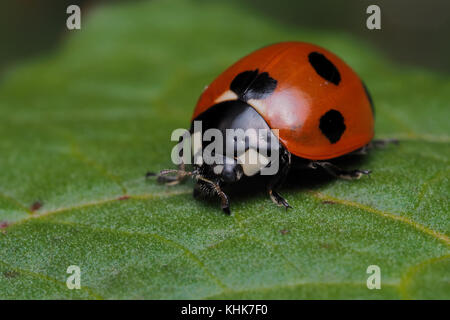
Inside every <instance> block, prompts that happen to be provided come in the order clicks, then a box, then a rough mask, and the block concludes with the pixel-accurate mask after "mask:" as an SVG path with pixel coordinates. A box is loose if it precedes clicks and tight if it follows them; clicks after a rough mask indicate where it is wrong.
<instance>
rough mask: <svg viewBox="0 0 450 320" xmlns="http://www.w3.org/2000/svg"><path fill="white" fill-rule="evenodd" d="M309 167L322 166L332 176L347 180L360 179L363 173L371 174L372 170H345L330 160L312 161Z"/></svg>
mask: <svg viewBox="0 0 450 320" xmlns="http://www.w3.org/2000/svg"><path fill="white" fill-rule="evenodd" d="M309 167H310V168H312V169H317V168H318V167H321V168H323V169H325V171H327V172H328V173H329V174H331V175H332V176H335V177H337V178H341V179H346V180H354V179H359V178H361V177H362V176H363V175H369V174H370V173H371V172H372V171H371V170H345V169H341V168H339V167H338V166H336V165H334V164H332V163H330V162H323V161H313V162H310V165H309Z"/></svg>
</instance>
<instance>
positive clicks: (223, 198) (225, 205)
mask: <svg viewBox="0 0 450 320" xmlns="http://www.w3.org/2000/svg"><path fill="white" fill-rule="evenodd" d="M195 178H196V179H197V180H200V181H202V182H205V183H207V184H209V185H210V186H211V187H212V190H213V191H214V192H215V193H216V194H217V195H218V196H219V197H220V205H221V208H222V211H223V212H225V213H226V214H228V215H230V214H231V211H230V200H229V199H228V196H227V195H226V194H225V192H223V191H222V189H221V188H220V186H219V185H218V184H217V183H214V182H213V181H211V180H209V179H206V178H204V177H202V176H200V175H197V176H195ZM200 181H199V182H200ZM201 190H202V188H201V186H199V190H198V191H199V192H196V191H195V188H194V197H195V196H198V195H200V194H202V192H201Z"/></svg>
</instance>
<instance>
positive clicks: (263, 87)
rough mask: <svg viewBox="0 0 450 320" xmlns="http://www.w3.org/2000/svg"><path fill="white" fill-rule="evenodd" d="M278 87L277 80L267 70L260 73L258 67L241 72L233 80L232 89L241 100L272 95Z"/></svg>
mask: <svg viewBox="0 0 450 320" xmlns="http://www.w3.org/2000/svg"><path fill="white" fill-rule="evenodd" d="M276 87H277V80H275V79H273V78H271V77H270V76H269V74H268V73H267V72H262V73H259V71H258V69H256V70H253V71H244V72H241V73H239V74H238V75H237V76H236V77H235V78H234V79H233V81H232V82H231V84H230V89H231V91H233V92H234V93H236V94H237V96H238V97H239V100H242V101H248V100H250V99H264V98H266V97H268V96H270V95H271V94H272V93H273V92H274V91H275V88H276Z"/></svg>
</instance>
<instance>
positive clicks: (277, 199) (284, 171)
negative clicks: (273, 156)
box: [267, 151, 292, 210]
mask: <svg viewBox="0 0 450 320" xmlns="http://www.w3.org/2000/svg"><path fill="white" fill-rule="evenodd" d="M280 166H281V168H280V170H279V171H278V173H277V174H276V175H275V176H274V177H273V179H272V180H271V181H269V184H268V186H267V191H268V193H269V196H270V199H271V200H272V202H273V203H275V204H276V205H277V206H284V207H285V208H286V210H287V209H288V208H292V207H291V206H290V205H289V203H288V202H287V201H286V199H284V198H283V197H282V196H281V195H280V194H279V193H278V192H276V191H275V190H274V189H278V188H280V187H281V185H282V184H283V182H284V180H286V177H287V175H288V173H289V169H290V168H291V154H290V153H289V152H287V151H286V152H285V153H284V154H283V155H282V156H281V161H280Z"/></svg>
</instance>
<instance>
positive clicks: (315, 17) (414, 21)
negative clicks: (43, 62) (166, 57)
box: [0, 0, 450, 78]
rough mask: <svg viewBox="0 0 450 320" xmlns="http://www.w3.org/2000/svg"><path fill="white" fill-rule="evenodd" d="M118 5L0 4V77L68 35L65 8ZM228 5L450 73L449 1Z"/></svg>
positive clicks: (255, 0)
mask: <svg viewBox="0 0 450 320" xmlns="http://www.w3.org/2000/svg"><path fill="white" fill-rule="evenodd" d="M121 1H125V0H107V1H105V0H97V1H94V0H79V1H75V0H58V1H43V0H3V1H1V2H0V41H1V42H0V43H1V48H2V50H0V78H1V76H2V74H3V73H4V72H5V71H6V70H7V69H8V68H9V67H11V66H13V65H14V64H16V63H19V62H21V61H23V60H24V59H29V58H32V57H33V56H36V55H38V54H40V53H42V52H45V51H49V50H52V49H53V48H55V47H56V46H58V44H60V43H61V41H63V40H64V38H65V37H66V35H67V34H68V33H69V31H68V30H67V28H66V19H67V14H66V8H67V6H68V5H70V4H77V5H79V6H80V7H81V10H82V19H83V18H85V17H86V14H89V11H90V10H91V9H92V8H94V7H95V6H97V5H102V4H104V3H111V2H121ZM127 1H130V0H127ZM134 1H144V0H134ZM167 1H170V0H167ZM198 1H199V2H201V1H208V2H211V1H219V0H198ZM229 1H234V2H237V3H238V4H239V5H241V6H244V7H246V9H247V10H250V11H254V12H255V14H258V15H263V16H266V17H267V19H273V20H276V21H278V22H279V23H280V24H284V25H287V26H297V27H298V26H300V27H303V28H311V29H315V30H328V31H330V30H335V31H336V32H345V33H348V34H351V35H354V36H356V37H359V38H361V39H364V40H365V41H367V42H370V43H371V44H372V45H373V46H374V47H377V48H379V49H380V51H382V52H384V53H385V55H386V56H387V57H388V58H389V59H390V60H392V61H395V62H397V63H399V64H402V65H415V66H418V67H423V68H428V69H432V70H434V71H438V72H440V73H449V72H450V59H449V56H450V41H448V35H449V34H450V19H449V17H450V14H449V12H450V1H446V0H429V1H424V0H396V1H392V0H377V1H374V0H346V1H339V2H337V1H334V0H315V1H292V0H277V1H272V0H229ZM370 4H377V5H378V6H380V7H381V25H382V30H368V29H367V28H366V27H365V25H366V23H365V21H366V18H367V16H368V15H367V14H366V13H365V11H366V8H367V6H368V5H370ZM446 39H447V40H446Z"/></svg>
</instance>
